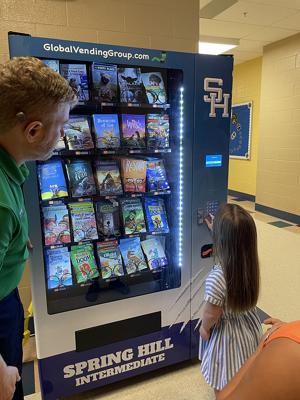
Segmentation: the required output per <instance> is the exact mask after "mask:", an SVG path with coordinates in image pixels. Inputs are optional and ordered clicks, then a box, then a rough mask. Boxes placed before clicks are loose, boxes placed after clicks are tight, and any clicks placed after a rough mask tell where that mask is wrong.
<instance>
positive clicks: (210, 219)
mask: <svg viewBox="0 0 300 400" xmlns="http://www.w3.org/2000/svg"><path fill="white" fill-rule="evenodd" d="M214 218H215V217H214V216H213V214H209V216H208V217H207V218H205V219H204V221H205V223H206V225H207V227H208V229H209V230H210V231H211V232H212V230H213V226H214Z"/></svg>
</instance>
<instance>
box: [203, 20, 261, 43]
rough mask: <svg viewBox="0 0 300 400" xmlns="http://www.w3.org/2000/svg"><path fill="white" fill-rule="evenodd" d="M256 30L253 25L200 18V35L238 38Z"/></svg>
mask: <svg viewBox="0 0 300 400" xmlns="http://www.w3.org/2000/svg"><path fill="white" fill-rule="evenodd" d="M256 30H257V26H255V25H248V24H239V23H232V22H228V21H217V20H215V19H205V18H200V35H206V36H218V37H229V38H237V39H240V38H242V37H245V36H247V35H250V34H251V33H253V34H254V33H255V31H256ZM258 40H259V39H258Z"/></svg>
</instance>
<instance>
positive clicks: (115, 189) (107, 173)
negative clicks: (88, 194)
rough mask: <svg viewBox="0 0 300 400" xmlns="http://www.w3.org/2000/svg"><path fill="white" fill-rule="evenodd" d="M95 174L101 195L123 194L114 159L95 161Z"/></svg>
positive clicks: (117, 167) (118, 171)
mask: <svg viewBox="0 0 300 400" xmlns="http://www.w3.org/2000/svg"><path fill="white" fill-rule="evenodd" d="M95 165H96V175H97V181H98V188H99V191H100V195H101V196H116V195H120V194H123V189H122V182H121V177H120V170H119V166H118V163H117V162H116V161H96V163H95Z"/></svg>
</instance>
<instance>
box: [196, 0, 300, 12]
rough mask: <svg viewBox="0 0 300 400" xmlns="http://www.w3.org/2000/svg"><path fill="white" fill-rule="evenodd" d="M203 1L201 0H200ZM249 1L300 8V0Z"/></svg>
mask: <svg viewBox="0 0 300 400" xmlns="http://www.w3.org/2000/svg"><path fill="white" fill-rule="evenodd" d="M200 1H201V0H200ZM247 1H248V2H249V3H256V4H257V3H258V4H267V5H271V6H284V7H285V8H295V9H298V10H300V0H247Z"/></svg>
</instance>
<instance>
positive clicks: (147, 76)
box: [142, 72, 167, 104]
mask: <svg viewBox="0 0 300 400" xmlns="http://www.w3.org/2000/svg"><path fill="white" fill-rule="evenodd" d="M142 81H143V84H144V86H145V89H146V93H147V98H148V102H149V104H166V102H167V95H166V89H165V84H164V80H163V77H162V74H161V73H160V72H144V73H142Z"/></svg>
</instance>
